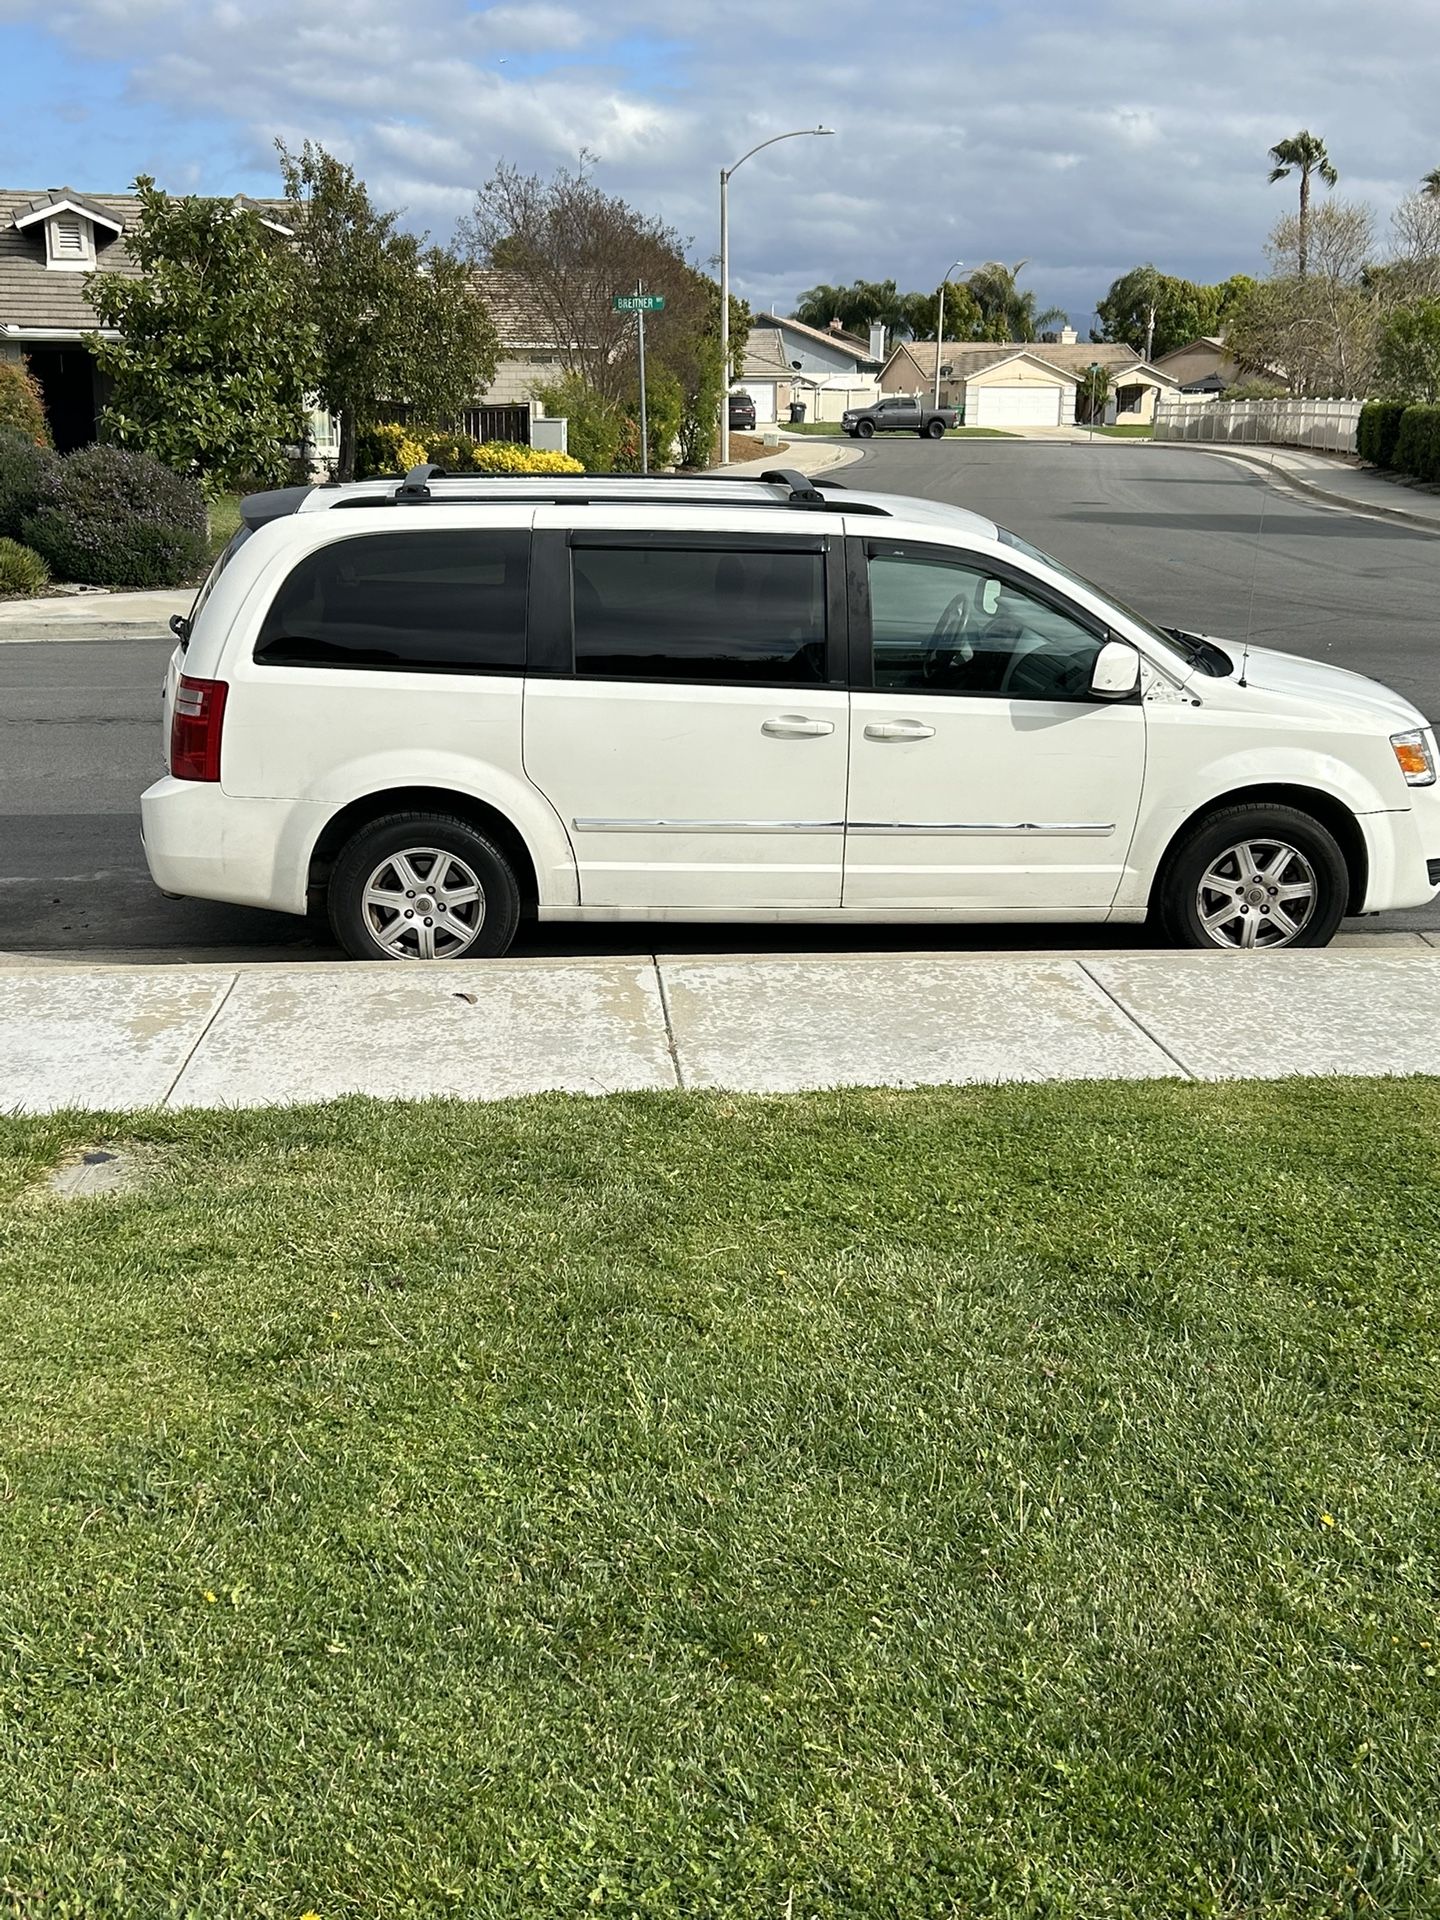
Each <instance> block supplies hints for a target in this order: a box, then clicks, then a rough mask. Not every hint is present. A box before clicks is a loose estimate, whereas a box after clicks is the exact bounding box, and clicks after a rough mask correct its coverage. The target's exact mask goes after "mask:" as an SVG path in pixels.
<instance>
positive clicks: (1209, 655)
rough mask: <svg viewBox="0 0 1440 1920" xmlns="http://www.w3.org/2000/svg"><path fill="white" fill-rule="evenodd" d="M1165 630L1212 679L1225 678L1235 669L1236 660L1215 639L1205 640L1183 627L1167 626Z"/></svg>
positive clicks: (1202, 671)
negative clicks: (1218, 645) (1187, 631)
mask: <svg viewBox="0 0 1440 1920" xmlns="http://www.w3.org/2000/svg"><path fill="white" fill-rule="evenodd" d="M1163 631H1164V632H1165V633H1166V634H1167V635H1168V636H1169V637H1170V639H1172V640H1173V641H1174V642H1175V645H1176V646H1177V647H1179V649H1180V651H1181V652H1182V653H1188V654H1189V656H1190V658H1191V659H1192V660H1193V661H1194V663H1195V665H1196V666H1197V667H1198V668H1199V669H1200V671H1201V673H1204V674H1208V675H1209V676H1210V678H1211V679H1212V680H1224V679H1226V678H1227V677H1228V676H1229V675H1230V674H1232V673H1233V672H1234V671H1235V662H1234V661H1233V660H1232V659H1231V658H1230V656H1229V654H1228V653H1226V652H1225V651H1224V649H1223V648H1221V647H1217V646H1216V645H1215V643H1214V641H1213V640H1204V639H1202V638H1201V637H1200V635H1199V634H1198V633H1186V632H1185V630H1184V628H1183V627H1166V628H1164V629H1163Z"/></svg>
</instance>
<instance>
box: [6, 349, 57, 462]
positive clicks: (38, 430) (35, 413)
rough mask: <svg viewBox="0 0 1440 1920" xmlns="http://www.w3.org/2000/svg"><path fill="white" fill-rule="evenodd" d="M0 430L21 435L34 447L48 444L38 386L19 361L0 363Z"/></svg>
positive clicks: (31, 374) (43, 408) (43, 410)
mask: <svg viewBox="0 0 1440 1920" xmlns="http://www.w3.org/2000/svg"><path fill="white" fill-rule="evenodd" d="M0 427H9V428H11V429H12V430H13V431H14V432H15V433H21V434H24V436H25V438H26V439H27V440H29V441H30V442H31V443H32V444H33V445H35V446H37V447H48V446H49V444H50V429H49V427H48V426H47V425H46V422H45V402H44V400H43V398H42V397H41V393H40V383H39V382H38V381H37V380H36V378H35V376H34V374H33V373H31V371H30V369H29V367H28V366H27V364H26V363H25V361H23V360H0Z"/></svg>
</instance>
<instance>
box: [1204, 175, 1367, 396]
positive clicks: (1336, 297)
mask: <svg viewBox="0 0 1440 1920" xmlns="http://www.w3.org/2000/svg"><path fill="white" fill-rule="evenodd" d="M1304 242H1305V258H1306V269H1307V270H1306V272H1305V273H1304V274H1303V275H1302V274H1301V272H1300V252H1301V234H1300V221H1299V219H1298V218H1297V217H1296V216H1295V215H1294V214H1290V215H1287V216H1286V218H1285V219H1283V220H1282V221H1280V223H1279V225H1278V226H1277V227H1276V228H1275V230H1274V232H1273V233H1272V234H1271V236H1270V239H1269V241H1268V242H1267V245H1266V253H1267V255H1268V257H1269V260H1270V263H1271V266H1272V268H1273V270H1274V271H1273V274H1272V277H1271V278H1270V279H1269V280H1265V281H1261V282H1259V283H1258V284H1257V285H1256V286H1255V287H1253V288H1252V289H1251V290H1250V292H1248V293H1247V294H1245V295H1244V296H1243V297H1242V298H1241V299H1240V301H1239V302H1238V303H1237V305H1236V307H1235V309H1234V311H1233V313H1232V314H1231V316H1230V318H1229V321H1228V324H1227V330H1226V339H1227V342H1228V343H1229V345H1230V347H1231V350H1232V351H1233V352H1234V353H1235V355H1236V357H1237V359H1239V361H1240V362H1241V364H1242V365H1243V366H1244V367H1245V368H1246V369H1247V370H1248V371H1250V372H1252V373H1255V374H1258V375H1260V376H1262V377H1270V376H1275V377H1278V378H1279V379H1281V380H1283V381H1284V382H1285V384H1286V385H1287V386H1288V387H1289V388H1290V390H1291V391H1292V392H1293V393H1306V394H1310V395H1313V396H1317V397H1318V396H1324V395H1351V394H1364V393H1368V392H1369V390H1370V386H1371V383H1372V381H1373V379H1374V374H1375V364H1376V356H1377V353H1378V348H1379V332H1380V325H1381V321H1382V320H1383V318H1384V315H1385V312H1386V311H1387V309H1388V307H1389V305H1390V303H1391V298H1392V296H1391V293H1390V290H1389V287H1388V285H1387V282H1386V277H1385V275H1384V274H1383V273H1377V272H1376V271H1375V269H1374V267H1373V265H1372V262H1373V258H1374V252H1375V221H1374V216H1373V214H1372V213H1371V211H1370V209H1369V208H1368V207H1366V206H1362V205H1359V204H1356V203H1355V202H1351V201H1339V200H1331V201H1327V202H1326V203H1325V204H1324V205H1322V206H1319V207H1314V208H1312V209H1311V210H1310V213H1309V219H1308V228H1307V232H1306V234H1305V236H1304Z"/></svg>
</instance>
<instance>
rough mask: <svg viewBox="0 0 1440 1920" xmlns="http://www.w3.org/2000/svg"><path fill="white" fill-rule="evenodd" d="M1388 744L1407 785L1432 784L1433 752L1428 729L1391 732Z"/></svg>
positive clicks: (1431, 785)
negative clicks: (1410, 731) (1411, 731)
mask: <svg viewBox="0 0 1440 1920" xmlns="http://www.w3.org/2000/svg"><path fill="white" fill-rule="evenodd" d="M1390 745H1391V747H1392V748H1393V749H1394V753H1395V759H1396V761H1397V763H1398V765H1399V768H1400V771H1401V773H1403V774H1404V776H1405V782H1406V785H1407V786H1411V787H1433V786H1434V784H1435V753H1434V749H1433V748H1432V747H1431V745H1430V735H1429V733H1428V731H1426V730H1425V729H1424V728H1421V727H1417V728H1416V729H1415V731H1414V732H1413V733H1392V734H1391V736H1390Z"/></svg>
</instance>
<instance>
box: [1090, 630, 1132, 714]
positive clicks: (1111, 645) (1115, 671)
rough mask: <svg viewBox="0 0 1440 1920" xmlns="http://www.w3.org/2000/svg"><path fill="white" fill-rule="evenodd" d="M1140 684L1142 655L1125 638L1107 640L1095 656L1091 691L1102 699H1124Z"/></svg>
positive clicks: (1091, 675) (1091, 676)
mask: <svg viewBox="0 0 1440 1920" xmlns="http://www.w3.org/2000/svg"><path fill="white" fill-rule="evenodd" d="M1139 686H1140V656H1139V654H1138V653H1137V652H1136V651H1135V649H1134V647H1127V646H1126V644H1125V642H1124V641H1123V640H1107V641H1106V642H1105V644H1104V646H1103V647H1101V649H1100V651H1099V653H1097V654H1096V656H1095V665H1094V667H1093V669H1092V670H1091V674H1090V691H1091V693H1093V694H1094V695H1095V696H1096V698H1097V699H1100V700H1124V699H1126V698H1128V697H1129V695H1130V694H1132V693H1134V692H1136V691H1137V690H1138V688H1139Z"/></svg>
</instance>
